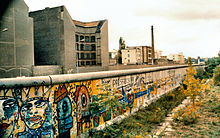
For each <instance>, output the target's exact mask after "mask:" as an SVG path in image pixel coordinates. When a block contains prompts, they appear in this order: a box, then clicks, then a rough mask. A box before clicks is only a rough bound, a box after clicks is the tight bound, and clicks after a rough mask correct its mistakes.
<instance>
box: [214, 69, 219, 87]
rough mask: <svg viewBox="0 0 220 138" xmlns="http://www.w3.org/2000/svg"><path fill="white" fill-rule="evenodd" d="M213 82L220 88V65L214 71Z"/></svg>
mask: <svg viewBox="0 0 220 138" xmlns="http://www.w3.org/2000/svg"><path fill="white" fill-rule="evenodd" d="M213 80H214V85H217V86H220V65H218V66H217V67H216V68H215V69H214V76H213Z"/></svg>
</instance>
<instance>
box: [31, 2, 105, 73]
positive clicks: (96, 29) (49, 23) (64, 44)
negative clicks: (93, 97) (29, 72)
mask: <svg viewBox="0 0 220 138" xmlns="http://www.w3.org/2000/svg"><path fill="white" fill-rule="evenodd" d="M29 15H30V16H31V17H33V19H34V51H35V52H34V54H35V56H34V57H35V64H36V65H38V66H41V65H58V66H60V67H61V69H62V73H74V72H82V71H80V67H90V66H95V67H96V69H95V70H97V71H100V70H106V69H107V68H108V61H109V60H108V56H106V55H108V21H107V20H100V21H94V22H81V21H76V20H73V19H72V18H71V16H70V14H69V13H68V11H67V9H66V8H65V6H59V7H54V8H45V9H44V10H39V11H34V12H30V14H29ZM82 70H83V69H82ZM93 70H94V69H93ZM84 71H85V72H87V71H90V70H89V68H87V69H86V70H84Z"/></svg>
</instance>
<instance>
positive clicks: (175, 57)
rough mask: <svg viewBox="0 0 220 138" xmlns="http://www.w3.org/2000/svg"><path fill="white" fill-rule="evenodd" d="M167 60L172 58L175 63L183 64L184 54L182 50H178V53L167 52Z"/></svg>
mask: <svg viewBox="0 0 220 138" xmlns="http://www.w3.org/2000/svg"><path fill="white" fill-rule="evenodd" d="M167 58H168V59H169V60H173V61H174V62H175V63H179V64H184V63H185V60H184V55H183V52H180V53H179V54H169V55H168V56H167Z"/></svg>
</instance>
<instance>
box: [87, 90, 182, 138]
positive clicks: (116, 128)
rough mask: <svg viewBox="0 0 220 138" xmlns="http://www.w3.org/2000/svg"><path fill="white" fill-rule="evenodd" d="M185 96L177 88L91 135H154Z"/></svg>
mask: <svg viewBox="0 0 220 138" xmlns="http://www.w3.org/2000/svg"><path fill="white" fill-rule="evenodd" d="M184 99H185V96H184V95H183V94H182V93H180V92H179V91H177V90H175V91H173V92H170V93H168V94H165V95H164V96H163V97H161V98H160V99H158V100H157V101H155V102H154V103H151V104H150V105H149V106H147V107H145V108H144V109H140V110H139V111H138V112H137V113H135V114H133V115H131V116H128V117H127V118H125V119H124V120H123V121H122V122H120V123H115V124H113V125H110V126H108V127H106V128H105V129H103V130H100V131H95V132H93V133H92V134H91V135H90V136H91V137H131V136H146V135H149V134H150V135H153V133H152V130H154V129H155V128H156V127H157V126H158V125H160V123H161V122H163V121H164V119H165V117H166V116H167V114H168V113H169V112H171V111H172V109H173V108H174V107H176V106H177V105H179V104H180V103H181V102H182V101H183V100H184Z"/></svg>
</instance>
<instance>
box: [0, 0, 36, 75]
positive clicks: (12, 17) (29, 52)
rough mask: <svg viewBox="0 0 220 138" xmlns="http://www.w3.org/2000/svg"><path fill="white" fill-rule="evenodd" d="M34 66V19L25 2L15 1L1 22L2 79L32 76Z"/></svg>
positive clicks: (0, 70)
mask: <svg viewBox="0 0 220 138" xmlns="http://www.w3.org/2000/svg"><path fill="white" fill-rule="evenodd" d="M33 65H34V47H33V19H32V18H30V17H28V6H27V5H26V4H25V2H24V0H14V1H12V2H11V3H10V5H9V7H8V8H7V10H6V11H5V14H4V15H3V16H2V17H1V20H0V78H8V77H17V76H32V67H33Z"/></svg>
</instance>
